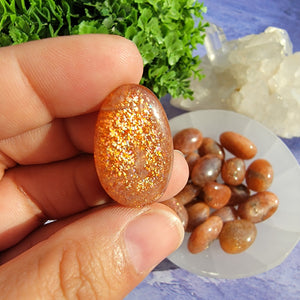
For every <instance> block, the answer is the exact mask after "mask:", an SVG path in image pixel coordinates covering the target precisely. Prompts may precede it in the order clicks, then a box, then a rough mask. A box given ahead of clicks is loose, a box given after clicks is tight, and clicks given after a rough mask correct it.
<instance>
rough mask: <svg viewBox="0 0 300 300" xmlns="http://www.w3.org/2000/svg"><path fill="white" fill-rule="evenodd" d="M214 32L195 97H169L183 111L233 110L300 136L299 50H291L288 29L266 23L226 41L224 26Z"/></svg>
mask: <svg viewBox="0 0 300 300" xmlns="http://www.w3.org/2000/svg"><path fill="white" fill-rule="evenodd" d="M211 31H212V32H208V33H207V39H206V42H205V47H206V50H207V55H206V56H205V57H203V58H202V64H201V69H202V70H203V73H204V74H205V75H206V77H205V78H204V79H203V80H201V81H200V82H199V81H195V80H192V83H191V88H192V89H193V90H194V97H195V99H194V100H193V101H190V100H189V99H183V98H177V99H171V104H172V105H174V106H176V107H179V108H182V109H185V110H197V109H210V108H217V109H230V110H234V111H236V112H239V113H242V114H245V115H247V116H249V117H251V118H253V119H255V120H257V121H259V122H261V123H262V124H264V125H265V126H266V127H268V128H270V129H271V130H272V131H273V132H274V133H276V134H277V135H279V136H282V137H287V138H290V137H294V136H300V52H296V53H293V47H292V43H291V41H290V39H289V36H288V33H287V32H286V31H285V30H283V29H280V28H275V27H268V28H267V29H266V30H265V31H264V32H263V33H261V34H257V35H254V34H253V35H248V36H245V37H243V38H240V39H238V40H234V41H227V40H226V38H225V35H224V33H223V31H222V30H221V29H220V28H218V27H216V26H215V27H212V29H211Z"/></svg>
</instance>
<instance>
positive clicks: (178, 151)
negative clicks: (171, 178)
mask: <svg viewBox="0 0 300 300" xmlns="http://www.w3.org/2000/svg"><path fill="white" fill-rule="evenodd" d="M174 152H177V153H179V154H180V155H181V156H183V157H185V155H184V154H183V153H182V152H181V151H180V150H177V149H175V150H174Z"/></svg>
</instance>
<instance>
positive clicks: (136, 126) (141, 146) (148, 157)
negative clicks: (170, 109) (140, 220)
mask: <svg viewBox="0 0 300 300" xmlns="http://www.w3.org/2000/svg"><path fill="white" fill-rule="evenodd" d="M94 157H95V165H96V169H97V174H98V177H99V180H100V182H101V185H102V186H103V188H104V189H105V191H106V192H107V194H108V195H109V196H110V197H111V198H112V199H114V200H115V201H117V202H119V203H120V204H123V205H126V206H134V207H141V206H144V205H147V204H150V203H153V202H155V201H157V200H159V198H160V197H161V196H162V195H163V193H164V192H165V190H166V186H167V183H168V181H169V177H170V173H171V169H172V164H173V142H172V136H171V131H170V127H169V124H168V120H167V116H166V114H165V112H164V109H163V107H162V105H161V104H160V102H159V100H158V99H157V97H156V96H155V95H154V94H153V93H152V92H151V91H150V90H149V89H147V88H145V87H143V86H141V85H136V84H127V85H123V86H121V87H119V88H117V89H116V90H114V91H113V92H112V93H111V94H109V95H108V96H107V97H106V98H105V99H104V101H103V102H102V105H101V107H100V111H99V115H98V120H97V123H96V129H95V141H94Z"/></svg>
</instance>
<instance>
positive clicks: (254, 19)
mask: <svg viewBox="0 0 300 300" xmlns="http://www.w3.org/2000/svg"><path fill="white" fill-rule="evenodd" d="M204 4H205V5H206V6H207V8H208V12H207V14H206V16H205V18H206V19H207V20H208V21H210V22H213V23H215V24H217V25H219V26H221V27H222V28H223V29H224V32H225V34H226V36H227V38H228V39H236V38H239V37H241V36H244V35H248V34H252V33H260V32H262V31H263V30H264V29H265V28H266V27H268V26H276V27H280V28H283V29H285V30H287V31H288V33H289V35H290V38H291V40H292V42H293V45H294V51H295V52H296V51H300V33H299V28H300V1H298V0H252V1H248V0H239V1H236V0H206V1H204ZM201 51H202V49H200V48H199V49H198V53H199V54H201ZM169 100H170V98H169V96H166V97H164V98H163V99H162V100H161V101H162V104H163V106H164V108H165V110H166V112H167V115H168V118H173V117H175V116H176V115H179V114H181V113H183V112H184V111H182V110H180V109H177V108H175V107H172V106H171V105H170V104H169ZM283 141H284V142H285V143H286V145H287V146H288V147H289V149H290V150H291V151H292V153H293V154H294V155H295V157H296V159H297V161H298V163H300V138H293V139H283ZM125 299H126V300H134V299H143V300H148V299H149V300H150V299H151V300H160V299H167V300H168V299H170V300H184V299H201V300H202V299H205V300H206V299H209V300H212V299H213V300H219V299H220V300H221V299H222V300H227V299H228V300H232V299H239V300H241V299H247V300H248V299H249V300H252V299H253V300H262V299H263V300H264V299H270V300H274V299H282V300H285V299H289V300H296V299H297V300H299V299H300V243H298V245H297V246H296V247H295V248H294V250H293V251H292V252H291V253H290V254H289V255H288V256H287V258H286V259H285V260H284V262H283V263H281V264H280V265H279V266H277V267H275V268H273V269H271V270H269V271H267V272H265V273H263V274H260V275H257V276H253V277H249V278H243V279H234V280H225V279H211V278H205V277H200V276H197V275H194V274H191V273H189V272H187V271H185V270H182V269H180V268H177V266H175V265H173V264H172V263H171V262H170V261H168V260H167V259H165V260H164V261H163V262H162V263H161V264H160V265H159V266H157V267H156V268H155V269H154V271H153V272H151V274H150V275H149V276H148V277H147V278H146V279H145V280H144V281H143V282H142V283H141V284H140V285H139V286H138V287H137V288H135V289H134V290H133V291H132V292H131V293H130V294H129V295H128V296H127V297H126V298H125Z"/></svg>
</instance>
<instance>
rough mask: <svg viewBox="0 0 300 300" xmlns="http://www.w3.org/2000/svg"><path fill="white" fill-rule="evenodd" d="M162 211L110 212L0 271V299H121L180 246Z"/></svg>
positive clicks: (176, 227)
mask: <svg viewBox="0 0 300 300" xmlns="http://www.w3.org/2000/svg"><path fill="white" fill-rule="evenodd" d="M183 234H184V232H183V228H182V225H181V222H180V220H179V219H178V218H177V216H175V214H174V213H173V212H172V211H171V210H170V209H169V208H167V207H166V206H164V205H162V204H158V203H157V204H154V205H152V206H148V207H144V208H142V209H135V208H126V207H121V206H108V207H106V208H102V209H100V210H95V211H93V212H92V213H91V214H89V215H86V216H84V217H82V218H80V219H78V220H76V221H75V222H73V223H71V224H69V225H67V226H66V227H63V228H61V229H60V230H59V231H57V232H55V233H54V234H52V235H51V236H50V237H49V238H48V239H47V240H44V241H42V242H40V243H38V244H36V245H35V246H33V247H32V248H31V249H29V250H27V251H26V252H24V253H23V254H21V255H19V256H17V257H16V258H14V259H12V260H10V261H9V262H7V263H6V264H4V265H2V266H1V267H0V290H1V295H0V299H99V298H101V299H123V298H124V297H125V295H127V294H128V293H129V292H130V291H131V290H132V289H133V288H134V287H135V286H137V285H138V284H139V283H140V282H141V281H142V280H143V279H144V278H145V277H146V276H147V275H148V273H149V272H150V271H151V270H152V269H153V268H154V267H155V266H156V265H157V264H158V263H159V262H160V261H161V260H163V259H164V258H165V257H166V256H168V255H169V254H170V253H171V252H172V251H174V250H175V249H176V248H177V247H178V246H179V245H180V243H181V242H182V239H183Z"/></svg>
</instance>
